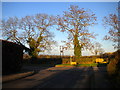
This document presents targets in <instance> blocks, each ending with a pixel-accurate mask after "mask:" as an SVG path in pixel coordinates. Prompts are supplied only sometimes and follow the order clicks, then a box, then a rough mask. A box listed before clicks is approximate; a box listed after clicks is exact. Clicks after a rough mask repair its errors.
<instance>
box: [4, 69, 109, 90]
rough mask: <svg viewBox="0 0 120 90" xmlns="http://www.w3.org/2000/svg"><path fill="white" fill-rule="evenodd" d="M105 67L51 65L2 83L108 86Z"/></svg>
mask: <svg viewBox="0 0 120 90" xmlns="http://www.w3.org/2000/svg"><path fill="white" fill-rule="evenodd" d="M110 86H111V85H110V83H109V81H108V79H107V74H106V70H105V67H99V68H98V67H51V68H47V69H43V70H40V71H39V72H38V73H37V74H35V75H33V76H29V77H25V78H22V79H19V80H15V81H11V82H8V83H3V89H4V88H30V89H38V88H110Z"/></svg>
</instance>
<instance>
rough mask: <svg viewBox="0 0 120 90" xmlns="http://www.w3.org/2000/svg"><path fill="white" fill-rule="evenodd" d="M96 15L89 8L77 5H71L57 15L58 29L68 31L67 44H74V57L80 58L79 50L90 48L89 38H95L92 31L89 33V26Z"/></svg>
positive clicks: (93, 21)
mask: <svg viewBox="0 0 120 90" xmlns="http://www.w3.org/2000/svg"><path fill="white" fill-rule="evenodd" d="M95 21H96V17H95V14H93V13H92V12H91V11H90V10H84V8H81V9H80V8H79V7H78V6H73V5H71V6H70V8H69V11H64V14H63V16H58V17H57V25H58V28H57V29H58V30H60V31H61V32H67V33H68V41H67V42H66V43H67V45H68V46H70V44H72V45H73V46H74V54H75V56H76V58H80V56H81V50H82V48H83V49H90V48H91V47H90V46H91V44H92V43H91V38H95V34H94V33H90V32H89V30H88V27H89V26H92V25H94V24H95Z"/></svg>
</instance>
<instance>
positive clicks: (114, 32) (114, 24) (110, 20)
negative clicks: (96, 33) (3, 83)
mask: <svg viewBox="0 0 120 90" xmlns="http://www.w3.org/2000/svg"><path fill="white" fill-rule="evenodd" d="M103 23H104V26H105V28H106V29H108V30H109V31H108V35H106V36H105V37H104V40H111V41H112V42H114V44H113V46H114V48H118V49H120V46H119V44H118V43H119V42H120V26H119V25H118V24H119V23H120V20H119V18H118V15H116V14H109V15H108V16H105V17H104V18H103Z"/></svg>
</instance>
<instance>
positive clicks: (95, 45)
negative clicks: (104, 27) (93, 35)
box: [91, 42, 104, 55]
mask: <svg viewBox="0 0 120 90" xmlns="http://www.w3.org/2000/svg"><path fill="white" fill-rule="evenodd" d="M91 52H92V53H93V54H95V55H99V54H103V53H104V49H103V48H102V45H101V44H100V43H98V42H95V43H93V48H92V50H91Z"/></svg>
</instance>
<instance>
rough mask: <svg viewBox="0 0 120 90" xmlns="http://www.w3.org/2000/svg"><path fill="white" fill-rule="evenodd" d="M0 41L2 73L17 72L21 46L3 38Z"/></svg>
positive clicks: (20, 57)
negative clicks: (0, 45)
mask: <svg viewBox="0 0 120 90" xmlns="http://www.w3.org/2000/svg"><path fill="white" fill-rule="evenodd" d="M0 41H2V74H3V75H4V74H11V73H15V72H19V71H20V70H21V67H22V59H23V48H22V46H20V45H18V44H16V43H13V42H10V41H5V40H0Z"/></svg>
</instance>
